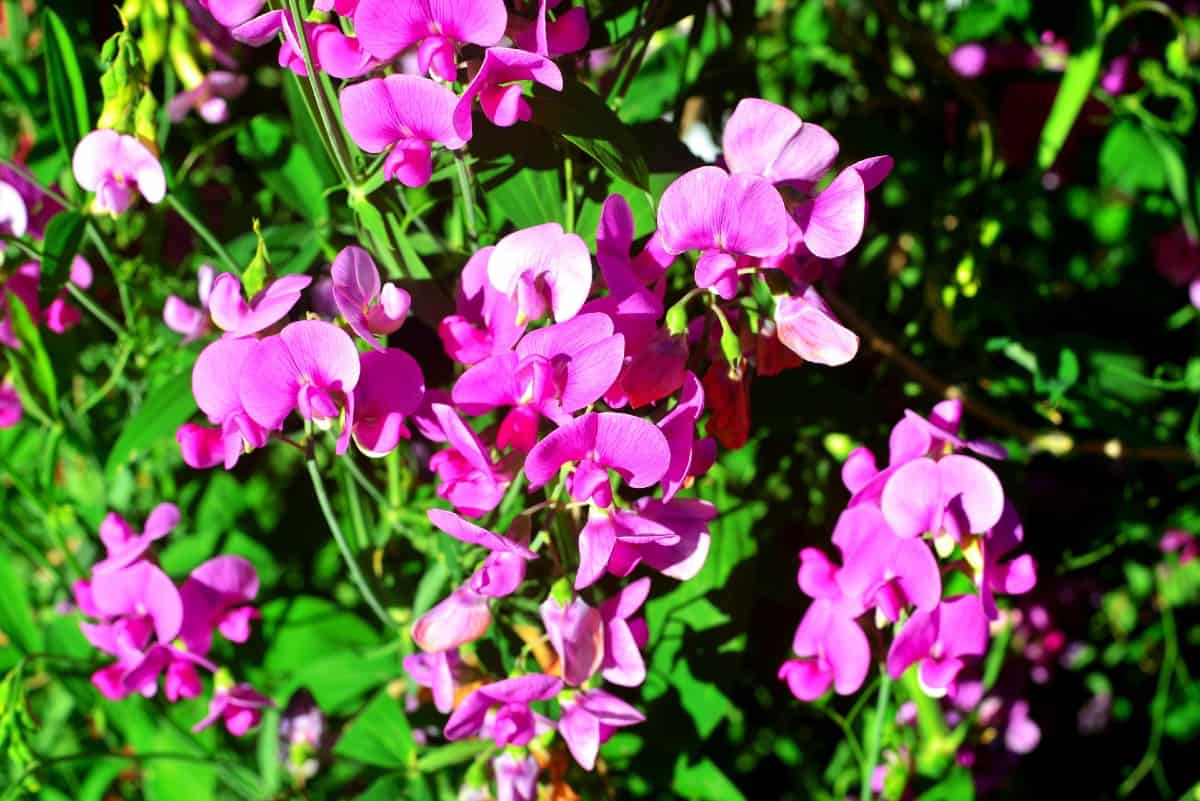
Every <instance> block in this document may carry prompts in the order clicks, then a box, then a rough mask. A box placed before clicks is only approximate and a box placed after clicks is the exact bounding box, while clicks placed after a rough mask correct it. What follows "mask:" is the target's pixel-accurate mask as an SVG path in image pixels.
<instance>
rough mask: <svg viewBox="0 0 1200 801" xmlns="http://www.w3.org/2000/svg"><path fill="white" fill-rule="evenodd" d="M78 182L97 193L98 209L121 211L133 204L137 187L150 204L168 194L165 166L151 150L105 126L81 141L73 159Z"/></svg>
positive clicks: (108, 211) (116, 212)
mask: <svg viewBox="0 0 1200 801" xmlns="http://www.w3.org/2000/svg"><path fill="white" fill-rule="evenodd" d="M71 168H72V171H73V172H74V173H75V181H76V182H77V183H78V184H79V185H80V186H81V187H83V188H84V189H86V190H87V191H89V192H95V193H96V200H95V207H96V210H97V211H102V212H107V213H109V214H113V215H116V214H120V213H121V212H123V211H125V210H126V209H128V208H129V206H130V205H131V204H132V203H133V193H134V190H137V192H139V193H140V194H141V196H142V197H144V198H145V199H146V201H147V202H148V203H158V202H159V201H160V200H162V199H163V197H164V196H165V195H166V193H167V179H166V175H165V174H164V173H163V168H162V165H161V164H159V163H158V158H157V157H156V156H155V155H154V154H153V153H151V152H150V149H149V148H148V147H146V146H145V145H144V144H142V143H141V142H139V141H138V140H137V139H135V138H134V137H132V136H128V135H127V134H119V133H117V132H116V131H113V130H109V129H107V128H102V129H100V130H98V131H92V132H91V133H89V134H88V135H87V136H85V137H83V139H82V140H81V141H80V142H79V145H78V146H77V147H76V148H75V155H74V156H73V157H72V159H71Z"/></svg>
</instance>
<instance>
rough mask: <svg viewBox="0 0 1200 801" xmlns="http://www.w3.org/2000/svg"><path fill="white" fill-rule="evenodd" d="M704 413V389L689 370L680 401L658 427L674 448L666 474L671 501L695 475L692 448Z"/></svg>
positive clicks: (666, 498)
mask: <svg viewBox="0 0 1200 801" xmlns="http://www.w3.org/2000/svg"><path fill="white" fill-rule="evenodd" d="M702 414H704V388H703V387H702V386H700V380H699V379H698V378H696V376H695V374H693V373H691V372H690V371H689V372H688V374H687V376H686V377H685V378H684V380H683V391H682V392H681V393H680V394H679V403H677V404H675V408H673V409H672V410H671V411H669V412H667V414H666V415H665V416H664V417H663V419H662V420H659V421H658V427H659V429H660V430H661V431H662V432H663V436H665V437H666V438H667V445H668V446H669V447H670V449H671V464H670V465H669V466H668V467H667V474H666V475H665V476H663V480H662V483H663V500H664V501H669V500H671V499H672V498H674V497H675V493H677V492H679V490H680V489H682V488H683V485H684V482H685V481H687V479H688V477H689V476H691V475H692V461H693V451H694V450H695V447H696V421H697V420H699V419H700V415H702Z"/></svg>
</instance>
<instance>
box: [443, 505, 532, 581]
mask: <svg viewBox="0 0 1200 801" xmlns="http://www.w3.org/2000/svg"><path fill="white" fill-rule="evenodd" d="M427 514H428V515H429V521H430V522H431V523H433V524H434V525H435V526H437V527H438V528H439V529H441V530H442V531H443V532H445V533H446V534H449V535H450V536H451V537H454V538H455V539H456V540H460V541H462V542H466V543H470V544H471V545H478V546H480V547H483V548H487V549H488V550H489V551H491V554H490V555H489V556H488V558H487V560H486V561H485V562H484V563H483V566H482V567H480V568H479V570H477V571H476V572H475V574H474V575H472V576H471V578H470V579H468V581H467V584H466V587H467V588H469V589H470V590H472V591H474V592H476V593H478V594H480V595H483V596H488V597H492V598H497V597H502V596H505V595H510V594H512V593H513V592H514V591H515V590H516V589H517V587H518V586H520V584H521V582H522V581H523V580H524V579H525V563H526V562H527V561H531V560H533V559H536V558H537V554H535V553H534V552H533V551H531V550H529V548H527V547H526V546H525V545H523V544H521V543H519V542H516V541H514V540H511V539H509V538H508V537H503V536H501V535H499V534H496V533H495V532H492V531H488V530H487V529H485V528H481V527H479V526H477V525H475V524H474V523H470V522H468V521H466V520H463V519H462V518H461V517H459V516H458V515H456V514H454V513H453V512H447V511H445V510H443V509H430V510H429V511H428V512H427Z"/></svg>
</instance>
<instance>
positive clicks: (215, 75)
mask: <svg viewBox="0 0 1200 801" xmlns="http://www.w3.org/2000/svg"><path fill="white" fill-rule="evenodd" d="M248 83H249V81H248V79H247V78H246V76H245V75H238V74H237V73H235V72H225V71H224V70H214V71H213V72H210V73H208V74H207V75H205V76H204V78H203V79H202V80H201V81H200V83H199V84H198V85H197V86H195V87H193V88H191V89H188V90H187V91H185V92H180V93H179V94H177V95H175V96H174V97H173V98H171V100H170V102H169V103H167V114H168V115H169V116H170V118H171V122H175V123H178V122H182V121H183V119H184V118H185V117H187V115H188V112H189V111H195V112H196V113H197V114H198V115H200V119H202V120H204V121H205V122H207V123H211V124H213V125H217V124H219V123H222V122H225V121H226V120H228V119H229V101H230V100H232V99H233V98H235V97H237V96H238V95H240V94H241V93H242V92H244V91H246V85H247V84H248Z"/></svg>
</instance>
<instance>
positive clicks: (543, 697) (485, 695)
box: [444, 673, 562, 748]
mask: <svg viewBox="0 0 1200 801" xmlns="http://www.w3.org/2000/svg"><path fill="white" fill-rule="evenodd" d="M561 689H562V682H561V681H559V680H558V679H556V678H554V677H553V676H546V675H544V674H541V673H533V674H530V675H527V676H518V677H516V678H513V679H505V680H504V681H497V682H494V683H492V684H485V685H484V686H482V687H480V688H479V689H477V690H475V691H474V692H473V693H471V694H470V695H468V696H467V697H466V698H465V699H463V702H462V703H461V704H459V705H458V708H457V709H455V710H454V714H452V715H451V716H450V719H449V720H448V721H446V727H445V730H444V733H445V735H446V739H447V740H461V739H463V738H464V737H470V736H471V735H474V734H478V733H479V732H480V730H481V729H483V727H484V722H485V718H486V716H487V713H488V711H489V710H491V709H493V708H495V707H499V708H498V709H497V711H496V715H495V718H494V720H493V721H492V726H491V728H492V739H493V740H495V743H496V745H497V746H499V747H501V748H503V747H504V746H506V745H527V744H528V743H529V741H530V740H532V739H533V736H534V734H535V733H536V720H535V717H534V713H533V711H532V710H530V708H529V705H530V704H531V703H535V702H537V701H547V700H549V699H551V698H553V697H554V696H555V695H557V694H558V692H559V690H561Z"/></svg>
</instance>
